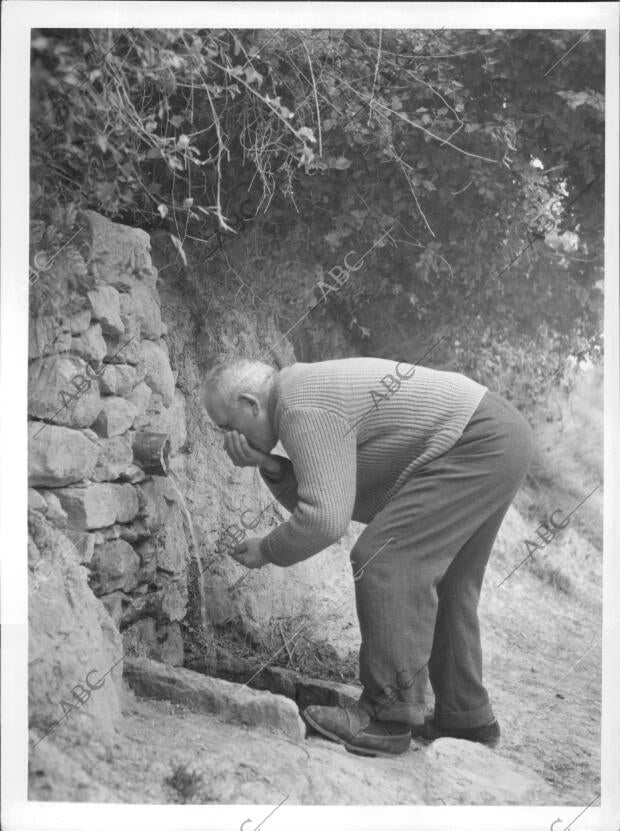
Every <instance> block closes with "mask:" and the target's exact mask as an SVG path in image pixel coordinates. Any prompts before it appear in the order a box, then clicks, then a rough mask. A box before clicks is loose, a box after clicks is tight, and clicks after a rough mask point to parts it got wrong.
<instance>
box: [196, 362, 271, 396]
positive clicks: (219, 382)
mask: <svg viewBox="0 0 620 831" xmlns="http://www.w3.org/2000/svg"><path fill="white" fill-rule="evenodd" d="M275 372H276V370H275V369H274V368H273V367H272V366H269V364H265V363H263V362H262V361H257V360H254V359H253V358H236V359H233V360H230V359H229V358H225V357H222V358H219V359H218V360H217V362H216V364H215V366H213V368H212V369H210V370H209V371H208V372H207V374H206V376H205V379H204V383H203V400H204V401H205V403H206V404H207V405H208V401H209V398H211V397H212V396H218V397H219V398H220V400H221V401H225V402H227V403H231V404H232V403H234V400H235V399H236V397H237V396H238V395H239V394H240V393H242V392H246V393H250V394H251V395H255V396H256V397H257V398H260V397H261V396H262V394H263V390H264V389H265V385H266V382H267V381H268V380H269V379H270V378H271V377H272V376H273V374H274V373H275Z"/></svg>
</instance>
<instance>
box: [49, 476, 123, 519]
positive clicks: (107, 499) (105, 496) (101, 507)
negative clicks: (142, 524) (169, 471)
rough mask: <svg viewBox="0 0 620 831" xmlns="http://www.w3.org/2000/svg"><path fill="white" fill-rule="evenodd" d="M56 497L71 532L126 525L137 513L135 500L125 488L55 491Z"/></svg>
mask: <svg viewBox="0 0 620 831" xmlns="http://www.w3.org/2000/svg"><path fill="white" fill-rule="evenodd" d="M56 493H57V496H58V498H59V499H60V502H61V505H62V507H63V509H64V510H65V511H66V512H67V515H68V517H69V521H70V523H71V525H72V526H73V528H76V529H78V530H82V531H89V530H93V529H95V528H105V527H106V526H108V525H113V524H114V523H115V522H129V521H130V520H131V519H133V518H134V517H135V516H136V514H137V513H138V497H137V494H136V491H135V488H134V487H133V485H129V484H123V485H115V484H107V483H106V484H96V485H89V486H88V487H86V488H59V489H58V491H57V492H56Z"/></svg>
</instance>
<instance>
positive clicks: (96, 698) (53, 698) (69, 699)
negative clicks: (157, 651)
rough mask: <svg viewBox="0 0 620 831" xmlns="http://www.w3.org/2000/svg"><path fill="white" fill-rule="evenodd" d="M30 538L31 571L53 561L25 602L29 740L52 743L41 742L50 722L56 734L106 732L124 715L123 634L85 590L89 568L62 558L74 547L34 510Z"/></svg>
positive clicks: (86, 589)
mask: <svg viewBox="0 0 620 831" xmlns="http://www.w3.org/2000/svg"><path fill="white" fill-rule="evenodd" d="M29 534H30V539H29V556H30V558H31V567H33V568H34V567H35V566H36V565H37V563H38V562H39V561H41V560H45V561H47V562H49V563H52V567H51V568H50V570H49V571H48V574H47V579H46V580H44V581H41V582H40V583H38V584H37V585H36V590H34V591H33V590H31V591H30V594H29V603H28V619H29V627H28V635H29V647H28V659H29V660H28V667H29V678H28V682H29V685H28V688H29V706H28V715H29V722H30V728H31V730H33V737H34V738H35V741H39V740H43V741H45V742H47V741H53V736H52V735H51V734H50V735H49V736H48V737H47V738H45V739H43V736H44V734H45V732H46V731H47V730H48V729H49V728H51V727H52V726H53V725H54V723H55V722H56V723H57V724H56V726H54V727H53V730H54V731H56V730H58V731H59V732H64V733H71V734H73V735H75V733H76V730H79V729H80V727H81V728H82V729H84V730H85V735H89V734H90V735H91V736H92V735H93V734H96V733H97V732H98V731H100V730H103V731H108V730H109V728H110V725H111V722H112V721H113V720H114V719H116V718H117V717H118V716H120V712H121V704H120V692H121V674H122V667H121V663H122V655H123V652H122V642H121V638H120V635H119V633H118V632H117V630H116V629H115V627H114V625H113V624H112V621H111V620H110V617H109V615H108V614H107V612H106V611H105V610H104V608H103V607H102V605H101V603H100V602H99V601H98V600H97V599H96V598H95V597H94V595H93V593H92V591H91V590H90V588H89V587H88V583H87V573H86V569H85V568H83V567H82V566H80V565H78V564H77V562H76V561H75V558H74V557H72V556H63V552H64V551H65V550H68V549H70V548H71V547H72V546H71V544H70V542H69V541H68V540H67V539H66V537H64V535H63V534H61V533H60V532H58V531H56V530H54V529H52V528H51V526H50V525H49V523H47V522H46V521H45V519H44V518H43V517H41V515H40V514H36V513H34V512H33V513H32V514H31V516H30V517H29ZM106 673H107V674H106ZM104 676H105V677H104ZM89 681H90V682H91V685H92V686H93V687H94V688H93V689H91V687H89V684H88V682H89ZM95 685H98V686H96V687H95ZM83 690H86V692H83ZM80 699H82V702H83V703H81V701H80ZM62 702H64V706H63V704H62Z"/></svg>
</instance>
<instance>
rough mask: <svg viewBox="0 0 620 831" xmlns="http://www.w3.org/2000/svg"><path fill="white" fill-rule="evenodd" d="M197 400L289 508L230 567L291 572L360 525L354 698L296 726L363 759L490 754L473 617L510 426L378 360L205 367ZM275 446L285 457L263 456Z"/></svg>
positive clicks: (450, 386)
mask: <svg viewBox="0 0 620 831" xmlns="http://www.w3.org/2000/svg"><path fill="white" fill-rule="evenodd" d="M205 388H206V406H207V410H208V412H209V415H210V417H211V418H212V420H213V421H214V422H215V423H216V424H217V425H218V426H219V427H221V428H222V429H223V430H225V431H226V432H227V434H226V436H225V440H224V441H225V448H226V450H227V452H228V454H229V456H230V458H231V459H232V461H233V463H234V464H236V465H257V466H258V467H259V470H260V472H261V475H262V478H263V480H264V481H265V483H266V484H267V486H268V487H269V488H270V490H271V492H272V493H273V495H274V496H275V497H277V499H278V500H279V502H281V504H282V505H283V506H284V507H285V508H287V510H289V511H290V512H291V516H290V518H289V519H288V521H287V522H284V523H283V524H281V525H280V526H278V527H277V528H275V529H274V530H273V531H272V532H271V533H269V534H268V535H267V536H265V537H263V538H262V539H247V540H245V541H244V542H242V543H240V544H239V545H237V547H236V549H235V551H234V552H233V557H235V559H236V560H238V562H240V563H242V564H243V565H245V566H247V567H248V568H260V567H262V566H264V565H266V564H267V563H273V564H274V565H276V566H280V567H284V568H286V567H289V566H293V565H295V563H299V562H301V561H302V560H305V559H307V558H308V557H311V556H313V555H314V554H316V553H318V552H319V551H321V550H323V549H324V548H326V547H327V546H329V545H331V544H332V543H334V542H336V541H337V540H338V539H339V538H340V537H341V536H342V535H343V534H344V533H345V531H346V530H347V527H348V525H349V522H350V521H351V519H353V520H356V521H358V522H362V523H365V524H366V528H365V529H364V531H363V533H362V534H361V535H360V537H359V539H358V540H357V542H356V544H355V546H354V547H353V549H352V551H351V563H352V567H353V574H354V578H355V592H356V606H357V614H358V618H359V624H360V630H361V637H362V642H361V647H360V655H359V660H360V681H361V683H362V686H363V691H362V694H361V697H360V700H359V702H358V704H357V705H356V706H351V707H320V706H311V707H308V708H306V710H305V712H304V718H305V719H306V721H307V723H309V724H310V725H311V726H312V727H313V728H315V729H316V730H318V731H319V732H320V733H322V734H323V735H325V736H327V737H328V738H330V739H333V740H335V741H339V742H341V743H343V744H344V745H345V747H346V748H347V750H349V751H351V752H355V753H359V754H364V755H391V754H396V753H403V752H405V751H406V750H407V748H408V747H409V744H410V740H411V735H412V733H413V735H414V736H416V737H418V738H420V739H422V740H433V739H434V738H437V737H439V736H453V737H457V738H464V739H469V740H472V741H480V742H483V743H485V744H487V745H490V746H495V745H496V744H497V742H498V740H499V735H500V731H499V725H498V723H497V720H496V719H495V716H494V714H493V710H492V708H491V704H490V701H489V696H488V694H487V691H486V689H485V687H484V685H483V682H482V652H481V646H480V631H479V624H478V614H477V608H478V601H479V597H480V590H481V587H482V581H483V577H484V571H485V568H486V565H487V561H488V559H489V555H490V553H491V549H492V546H493V542H494V540H495V537H496V535H497V532H498V530H499V527H500V525H501V522H502V520H503V518H504V515H505V513H506V511H507V510H508V507H509V506H510V503H511V501H512V499H513V498H514V496H515V494H516V492H517V490H518V488H519V486H520V484H521V482H522V481H523V479H524V477H525V474H526V472H527V469H528V467H529V463H530V460H531V456H532V448H533V445H532V432H531V429H530V427H529V425H528V424H527V422H526V421H525V419H524V418H523V417H522V416H521V414H520V413H519V412H518V411H517V410H516V409H515V408H514V407H513V406H512V404H510V403H509V402H508V401H506V400H505V399H503V398H502V397H501V396H499V395H497V394H495V393H493V392H491V391H489V390H487V389H486V387H484V386H481V385H480V384H478V383H476V382H475V381H473V380H471V379H469V378H466V377H465V376H463V375H460V374H458V373H453V372H442V371H438V370H432V369H427V368H424V367H421V366H413V365H411V364H407V363H403V362H398V363H396V362H393V361H387V360H383V359H379V358H346V359H342V360H333V361H323V362H318V363H313V364H306V363H297V364H294V365H293V366H290V367H286V368H284V369H282V370H280V371H277V370H274V369H273V368H272V367H270V366H268V365H266V364H264V363H261V362H259V361H251V360H240V361H235V362H233V363H230V364H221V365H219V366H218V367H216V368H215V369H213V370H211V371H210V372H209V374H208V376H207V378H206V381H205ZM278 440H280V441H281V442H282V446H283V447H284V449H285V450H286V452H287V454H288V456H289V458H288V459H286V458H284V457H282V456H278V455H274V454H272V453H271V451H272V450H273V448H274V447H275V445H276V444H277V442H278ZM427 673H428V677H429V678H430V682H431V686H432V688H433V692H434V695H435V710H434V715H433V716H432V717H429V718H427V719H426V720H425V718H424V687H425V683H426V677H427Z"/></svg>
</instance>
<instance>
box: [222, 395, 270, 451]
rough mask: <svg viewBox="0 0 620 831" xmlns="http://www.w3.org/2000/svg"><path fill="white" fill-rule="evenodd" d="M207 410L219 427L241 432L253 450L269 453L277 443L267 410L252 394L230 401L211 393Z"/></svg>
mask: <svg viewBox="0 0 620 831" xmlns="http://www.w3.org/2000/svg"><path fill="white" fill-rule="evenodd" d="M207 410H208V413H209V415H210V417H211V419H212V420H213V421H214V422H215V424H217V426H218V427H219V428H220V429H222V430H225V431H229V430H236V431H237V432H238V433H242V434H243V435H244V436H245V437H246V439H247V440H248V443H249V444H250V446H251V447H253V448H254V449H255V450H262V451H263V453H270V452H271V450H273V448H274V447H275V446H276V444H277V443H278V439H277V436H275V435H274V432H273V428H272V426H271V424H270V422H269V418H268V416H267V411H266V410H265V408H264V407H263V405H262V403H261V401H260V400H259V399H258V398H255V397H254V396H253V395H250V394H245V393H243V394H241V395H240V396H238V398H237V399H236V400H235V401H232V402H227V401H224V400H222V399H221V398H220V396H219V395H213V396H212V397H211V398H209V399H208V402H207Z"/></svg>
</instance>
